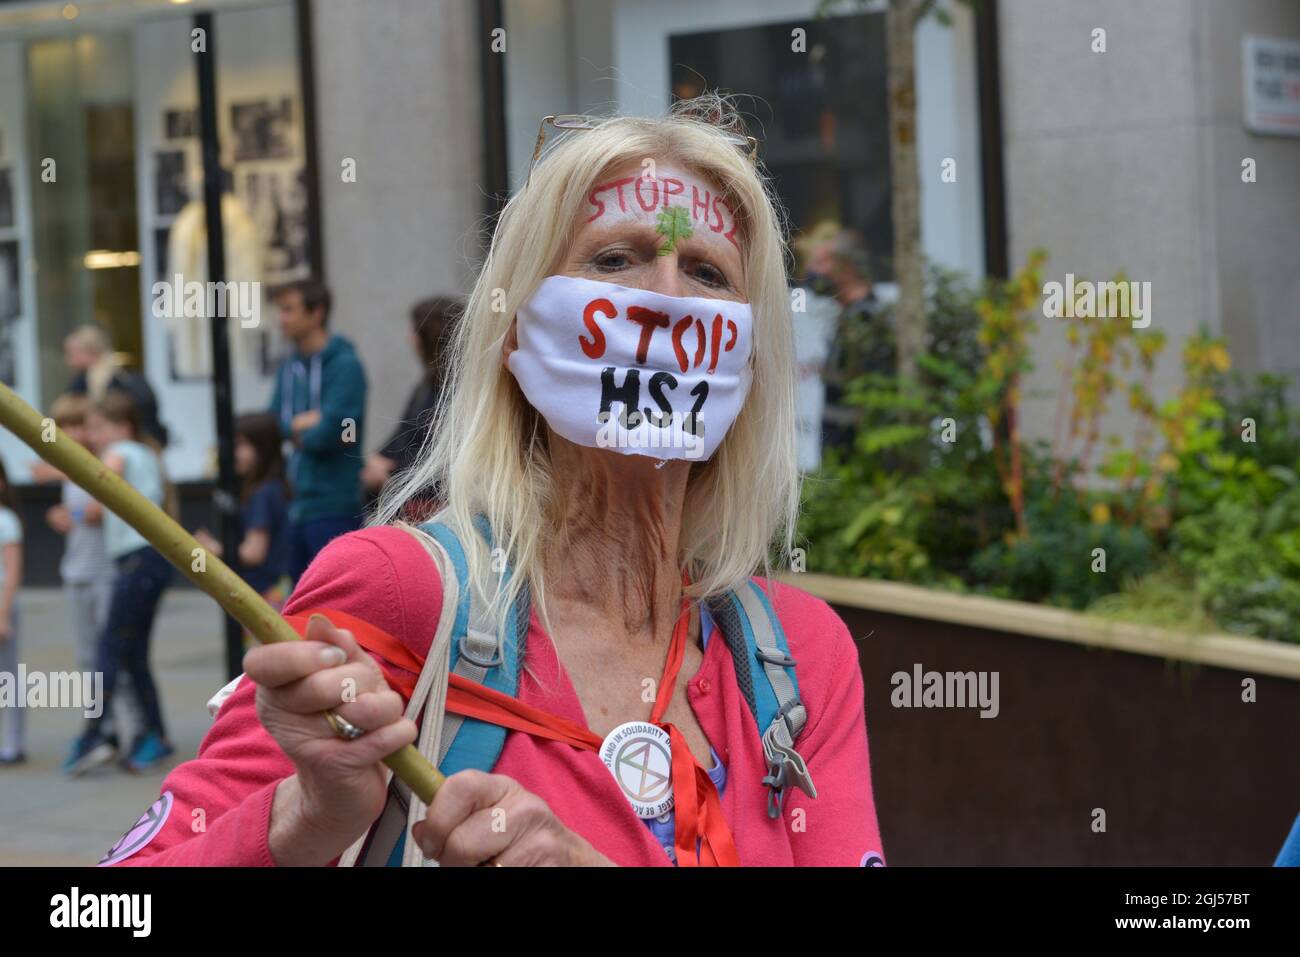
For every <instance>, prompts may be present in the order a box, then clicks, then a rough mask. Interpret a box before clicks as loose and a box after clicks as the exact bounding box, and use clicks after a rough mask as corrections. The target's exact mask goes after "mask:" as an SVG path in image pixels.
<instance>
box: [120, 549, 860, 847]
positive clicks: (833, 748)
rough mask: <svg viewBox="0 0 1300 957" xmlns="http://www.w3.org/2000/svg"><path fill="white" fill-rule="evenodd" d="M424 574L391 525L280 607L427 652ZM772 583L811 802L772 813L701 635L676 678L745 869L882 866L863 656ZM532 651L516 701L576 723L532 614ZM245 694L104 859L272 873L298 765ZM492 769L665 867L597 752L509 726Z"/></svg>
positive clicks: (741, 725) (422, 557) (560, 672)
mask: <svg viewBox="0 0 1300 957" xmlns="http://www.w3.org/2000/svg"><path fill="white" fill-rule="evenodd" d="M434 567H435V566H433V564H432V563H431V561H430V559H429V557H428V555H427V554H426V553H425V552H424V550H423V547H422V546H421V545H420V544H419V542H417V541H416V540H415V539H414V538H412V537H411V536H410V535H408V534H407V533H405V532H403V531H401V530H399V529H395V528H388V527H380V528H371V529H366V530H364V531H360V532H354V533H352V534H350V535H345V536H343V537H342V538H339V539H336V540H335V541H333V542H332V543H330V545H329V546H328V547H327V548H326V549H325V550H324V551H323V552H321V554H320V555H319V556H318V557H317V559H316V561H315V562H313V563H312V565H311V567H310V568H309V569H308V570H307V572H306V574H305V575H304V576H303V578H302V580H301V581H300V582H299V584H298V587H297V589H296V590H295V592H294V594H293V597H292V598H291V599H290V601H289V604H288V605H287V606H286V608H285V614H290V615H291V614H297V613H299V612H302V611H305V610H309V609H312V608H332V609H336V610H338V611H343V612H347V613H349V614H352V615H355V616H357V617H358V618H362V619H365V620H366V621H369V622H371V623H372V624H373V625H375V626H376V627H378V628H381V629H383V630H384V631H387V632H388V633H389V634H391V635H393V636H395V637H396V638H397V639H398V640H400V641H401V642H402V643H403V644H404V645H406V646H407V647H408V648H409V649H410V650H411V651H412V652H413V653H414V654H415V655H416V657H418V658H420V659H423V658H424V656H425V654H426V653H427V652H428V648H429V643H430V642H431V640H432V638H433V632H434V629H435V626H436V623H437V621H438V614H439V610H440V608H441V605H442V587H441V583H440V582H439V581H438V580H437V576H436V574H434V573H433V569H434ZM773 587H774V588H775V592H774V594H773V604H774V608H775V609H776V612H777V615H778V616H779V617H780V619H781V623H782V626H783V627H784V629H785V633H786V638H787V640H788V642H789V644H790V652H791V654H792V655H793V657H794V658H795V659H796V660H797V661H798V669H797V674H798V678H799V691H800V695H801V697H802V698H803V702H804V705H805V707H806V708H807V710H808V723H807V725H806V726H805V728H804V731H803V733H802V734H801V735H800V737H799V740H798V741H797V742H796V747H797V748H798V750H799V752H800V754H802V755H803V757H804V760H805V761H807V763H808V768H809V771H810V773H811V775H812V779H813V783H814V784H815V785H816V788H817V798H816V799H812V798H809V797H808V796H807V795H805V794H804V793H803V792H802V791H799V790H797V789H790V790H789V791H787V795H786V801H785V806H784V812H783V814H782V815H781V817H780V818H778V819H776V820H773V819H771V818H769V817H768V816H767V800H768V791H767V789H766V788H765V787H763V786H762V784H761V779H762V777H763V775H764V774H765V773H766V766H765V762H764V760H763V750H762V744H761V742H760V740H759V733H758V729H757V726H756V724H755V722H754V718H753V715H752V713H751V712H750V711H749V709H748V706H747V705H746V703H745V700H744V697H743V696H742V695H741V693H740V689H739V687H738V685H737V683H736V675H735V669H734V667H733V665H732V661H731V654H730V652H729V651H728V650H727V647H726V645H725V643H724V642H722V641H710V642H709V643H708V646H707V649H706V651H705V653H704V660H703V664H702V665H701V666H700V669H699V671H698V672H697V673H696V674H695V675H693V676H690V677H689V680H686V681H685V682H684V687H685V691H686V694H687V696H688V698H689V700H690V704H691V707H692V709H693V710H694V712H695V716H696V718H697V719H698V720H699V722H700V726H701V727H702V728H703V729H704V732H705V734H706V735H707V736H708V738H709V742H710V744H711V745H712V746H713V748H714V750H715V751H716V752H717V753H718V755H719V756H720V757H721V759H722V761H723V762H724V763H725V764H726V765H727V786H726V789H725V791H724V792H723V794H722V809H723V813H724V814H725V815H726V818H727V822H728V823H729V824H730V826H731V831H732V834H733V836H734V838H735V841H736V848H737V850H738V852H739V854H740V861H741V863H742V864H744V865H840V866H843V865H848V866H855V867H856V866H859V865H869V864H882V863H883V861H884V858H883V848H882V846H881V841H880V831H879V828H878V826H877V823H876V809H875V802H874V800H873V798H872V793H871V771H870V764H869V758H868V753H867V731H866V723H865V718H864V713H863V689H862V676H861V673H860V671H859V668H858V656H857V649H856V647H855V645H854V642H853V639H852V638H851V637H850V635H849V632H848V629H847V628H846V627H845V625H844V623H843V622H842V621H841V620H840V618H839V617H838V616H837V615H836V614H835V613H834V612H833V611H831V609H830V607H829V606H828V605H827V604H826V603H825V602H824V601H821V600H820V599H817V598H813V597H812V596H810V595H808V594H807V593H806V592H803V591H800V590H799V589H797V588H794V587H791V586H789V585H784V584H780V583H773ZM526 655H527V656H528V661H529V670H531V671H532V672H533V673H534V674H535V675H536V676H537V677H536V678H534V677H533V676H532V675H530V674H529V673H528V671H521V673H520V686H519V695H520V698H521V699H522V700H524V701H526V702H527V703H529V704H532V705H534V706H536V707H539V708H544V709H546V710H548V711H552V712H554V713H555V714H557V715H561V716H564V717H567V718H570V719H572V720H574V721H576V722H578V723H579V724H580V725H585V719H584V717H583V713H582V707H581V705H580V703H579V701H578V697H577V695H576V693H575V692H574V689H573V686H572V684H571V683H570V682H569V679H568V675H567V673H566V672H565V671H564V668H563V667H562V666H561V664H560V662H559V661H558V659H557V657H556V654H555V650H554V647H553V646H552V644H551V642H550V640H549V638H548V637H547V635H546V633H545V632H544V631H542V629H541V626H540V624H539V622H538V619H537V615H536V613H535V612H534V614H533V616H532V620H531V627H530V630H529V633H528V640H527V650H526ZM380 664H381V665H383V666H384V667H385V669H386V670H388V671H390V672H392V671H393V670H394V666H392V665H390V664H388V663H387V662H384V661H382V660H381V662H380ZM682 677H683V679H685V678H686V677H687V676H685V675H683V676H682ZM539 679H540V681H541V684H539ZM543 685H544V686H545V687H543ZM678 687H679V688H681V687H683V685H682V684H679V685H678ZM255 690H256V689H255V686H254V685H253V683H252V682H250V681H241V682H240V683H239V686H238V687H237V688H236V690H235V692H234V693H233V694H232V695H231V696H230V697H229V698H228V699H227V700H226V701H225V703H224V704H223V705H222V707H221V710H220V712H219V713H218V714H217V719H216V723H215V724H214V725H213V727H212V729H211V731H209V732H208V735H207V737H206V738H205V739H204V741H203V743H202V745H201V746H200V747H199V753H198V756H197V757H196V758H195V759H194V760H192V761H189V762H186V763H185V764H182V765H180V766H178V767H177V768H175V769H174V770H173V771H172V772H171V773H170V774H169V775H168V776H167V778H166V780H164V781H163V784H162V788H161V792H162V795H163V796H162V797H161V798H160V799H159V802H158V803H157V804H155V805H154V806H153V807H152V808H150V810H149V811H148V812H146V814H145V816H144V817H142V818H141V820H140V821H139V822H138V823H137V824H136V825H135V826H134V827H133V829H132V831H131V832H128V836H127V838H125V839H124V841H123V842H120V845H119V846H118V847H117V848H115V851H116V853H115V854H114V855H110V857H108V858H107V859H106V863H114V864H116V863H123V864H126V865H147V864H156V865H209V866H212V865H219V866H273V865H274V863H275V862H274V861H273V860H272V858H271V852H270V849H269V847H268V845H267V834H268V830H269V822H270V816H271V799H272V797H273V795H274V792H275V788H276V785H277V784H278V782H279V781H281V780H282V779H284V778H285V777H287V776H289V775H291V774H293V773H294V768H293V765H292V763H291V762H290V761H289V759H288V758H287V757H286V756H285V755H284V753H283V752H281V751H280V749H279V747H278V746H277V745H276V743H275V741H274V739H273V738H272V737H271V736H270V735H269V734H268V733H267V732H266V731H265V730H264V729H263V728H262V726H261V724H260V723H259V722H258V720H257V715H256V713H255V708H254V695H255ZM493 770H494V772H495V773H497V774H506V775H509V776H511V777H513V778H515V779H516V780H518V781H519V783H520V784H522V785H523V786H524V787H525V788H527V789H528V790H530V791H532V792H534V793H536V794H538V795H539V796H541V797H542V798H543V799H545V800H546V802H547V803H548V804H549V805H550V807H551V809H552V811H554V812H555V814H556V815H557V816H558V817H559V818H560V820H562V821H563V822H564V823H565V825H567V826H568V827H569V828H571V829H572V830H574V831H576V832H577V833H579V834H581V835H582V836H583V837H585V838H586V839H587V840H588V841H589V842H590V843H591V844H592V845H593V846H594V847H595V848H596V850H598V851H600V853H602V854H604V855H605V856H606V857H608V858H610V859H611V860H613V861H614V862H615V863H616V864H620V865H631V866H649V865H669V864H670V861H669V859H668V857H667V855H666V854H665V852H664V849H663V847H662V846H661V845H660V844H659V842H658V841H657V840H656V839H655V837H654V836H653V835H652V834H651V832H650V830H649V829H648V828H646V827H645V825H644V824H643V823H642V822H641V820H640V819H638V818H637V817H636V816H635V815H634V814H633V812H632V809H631V807H630V806H629V805H628V803H627V800H626V799H625V798H624V797H623V795H622V793H621V792H620V790H619V788H618V785H617V783H616V782H615V781H614V779H613V777H612V776H611V775H610V773H609V771H608V770H606V768H605V766H604V765H603V764H602V763H601V761H600V758H599V757H598V756H597V755H596V754H594V753H592V752H589V751H580V750H577V749H574V748H571V747H569V746H568V745H565V744H561V743H559V742H557V741H549V740H540V739H536V738H533V737H530V736H528V735H526V734H522V733H519V732H515V731H511V732H509V734H508V735H507V738H506V744H505V748H504V749H503V751H502V753H501V757H500V759H499V760H498V762H497V765H496V767H495V768H494V769H493ZM169 795H170V797H169ZM200 809H201V810H200ZM200 820H202V825H201V826H200V825H199V823H198V822H199V821H200Z"/></svg>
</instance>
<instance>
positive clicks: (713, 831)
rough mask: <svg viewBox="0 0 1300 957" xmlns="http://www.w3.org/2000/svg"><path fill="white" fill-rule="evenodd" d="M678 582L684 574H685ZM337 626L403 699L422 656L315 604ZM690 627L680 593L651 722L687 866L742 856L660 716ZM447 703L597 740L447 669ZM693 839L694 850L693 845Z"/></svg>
mask: <svg viewBox="0 0 1300 957" xmlns="http://www.w3.org/2000/svg"><path fill="white" fill-rule="evenodd" d="M683 583H685V579H684V578H683ZM317 612H318V613H320V614H324V615H325V616H326V617H327V618H329V619H330V620H331V621H333V622H334V623H335V624H336V625H338V626H341V627H344V628H347V629H348V630H349V631H351V632H352V634H353V636H354V637H355V638H356V639H357V642H358V644H360V645H361V646H362V647H363V648H365V649H366V650H367V651H370V652H372V653H373V654H376V655H378V656H379V657H380V658H383V659H384V660H386V661H388V662H389V663H390V664H392V665H394V666H396V667H398V668H402V669H404V670H405V672H406V674H393V673H392V672H391V671H390V672H389V673H388V679H389V681H390V682H391V683H393V684H394V685H396V686H397V688H398V690H400V691H401V692H402V693H403V695H404V697H406V698H407V699H408V700H409V699H410V697H411V694H412V693H413V692H414V690H415V682H416V677H417V676H418V674H419V672H420V669H421V668H422V667H423V662H421V661H420V660H419V659H418V658H416V657H415V655H414V654H412V652H411V651H410V649H408V648H407V647H406V646H405V645H403V644H402V643H401V642H400V641H398V640H397V639H396V638H394V637H393V636H392V635H389V634H387V633H386V632H384V631H381V630H380V629H378V628H375V627H374V626H373V625H370V624H368V623H366V622H364V621H361V620H360V619H359V618H355V617H353V616H352V615H348V614H346V613H343V612H336V611H333V610H331V609H318V610H317ZM311 614H312V612H304V613H302V614H299V615H293V616H288V617H286V619H285V620H286V621H288V622H289V623H290V624H291V625H293V626H294V630H295V631H298V632H299V633H300V634H302V633H305V631H306V627H307V620H308V617H309V616H310V615H311ZM689 627H690V602H689V601H688V600H687V599H686V598H685V597H683V598H682V611H681V614H680V615H679V616H678V619H677V624H676V626H675V627H674V628H673V639H672V643H671V644H670V645H669V646H668V658H667V660H666V661H665V662H664V671H663V677H662V678H661V679H660V681H659V692H658V694H657V695H656V696H655V703H654V708H653V709H652V710H651V713H650V723H651V724H655V725H658V726H659V727H661V728H663V729H664V730H665V731H666V732H668V739H669V742H670V744H671V751H672V777H673V809H674V812H675V814H676V825H675V827H674V832H675V837H674V843H675V845H676V850H677V863H678V864H680V865H682V866H684V867H697V866H706V867H738V866H739V865H740V858H739V856H738V854H737V853H736V844H735V841H734V840H733V839H732V836H731V829H730V828H729V827H728V826H727V821H726V818H725V817H723V814H722V802H721V800H720V799H719V797H718V789H717V787H715V786H714V784H713V779H712V778H710V777H709V773H708V771H706V770H705V769H704V768H703V767H701V766H700V763H699V762H698V761H696V760H695V756H694V755H693V754H691V750H690V748H689V747H687V745H686V739H685V738H684V737H683V736H682V733H681V732H680V731H679V730H678V729H677V727H676V725H673V724H670V723H665V722H664V720H663V716H664V713H665V712H666V711H667V710H668V702H669V701H670V700H671V699H672V696H673V688H674V686H675V685H676V684H677V674H678V672H679V671H681V667H682V661H683V660H684V659H685V657H686V632H687V630H688V629H689ZM446 707H447V710H448V711H449V712H452V713H453V714H459V715H464V716H465V717H467V718H476V719H478V720H480V721H486V722H488V723H489V724H495V725H499V726H501V727H503V728H510V729H512V730H515V731H522V732H524V733H525V734H531V735H533V736H535V737H539V738H549V739H550V740H553V741H560V742H562V743H564V744H568V745H570V746H572V747H575V748H581V749H583V750H586V751H593V752H598V751H599V750H600V747H601V743H602V742H601V739H600V738H599V737H597V736H596V734H595V733H594V732H592V731H591V729H590V728H586V727H584V726H583V725H580V724H578V723H577V722H574V721H570V720H569V719H568V718H562V717H560V716H558V715H554V714H551V713H550V712H548V711H543V710H541V709H540V708H534V707H532V706H531V705H527V704H524V703H523V702H522V701H520V700H518V699H517V698H512V697H510V696H509V695H506V694H502V693H501V692H499V691H494V690H493V689H491V688H488V687H486V686H485V685H481V684H479V683H478V682H475V681H470V680H469V679H467V678H463V677H461V676H460V675H457V674H452V675H450V676H449V681H448V686H447V706H446ZM697 844H698V846H699V850H698V851H697V850H696V847H697Z"/></svg>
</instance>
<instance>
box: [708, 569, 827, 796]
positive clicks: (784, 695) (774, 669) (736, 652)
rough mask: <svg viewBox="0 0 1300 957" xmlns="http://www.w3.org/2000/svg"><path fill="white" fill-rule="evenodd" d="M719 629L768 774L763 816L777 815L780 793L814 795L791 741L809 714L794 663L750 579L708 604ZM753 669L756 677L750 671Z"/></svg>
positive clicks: (777, 621)
mask: <svg viewBox="0 0 1300 957" xmlns="http://www.w3.org/2000/svg"><path fill="white" fill-rule="evenodd" d="M709 611H710V612H711V613H712V614H713V617H714V620H715V621H716V622H717V624H718V627H719V629H720V630H721V631H722V634H723V637H724V640H725V641H726V644H727V648H728V650H730V651H731V657H732V662H733V664H734V665H735V669H736V681H737V684H739V685H740V690H741V694H742V695H744V698H745V701H746V703H747V704H748V705H749V710H750V711H751V712H752V713H753V715H754V720H755V722H756V723H757V724H758V732H759V736H760V738H761V739H762V742H763V756H764V758H766V760H767V767H768V773H767V775H766V776H764V778H763V786H764V787H766V788H768V792H769V793H768V801H767V814H768V817H772V818H775V817H778V816H779V815H780V813H781V805H782V803H783V801H784V800H785V789H786V787H788V786H789V785H794V786H795V787H798V788H800V789H801V790H803V791H804V793H806V794H807V795H808V796H809V797H814V798H815V797H816V796H817V789H816V787H815V786H814V785H813V781H812V776H811V775H810V774H809V773H808V765H807V763H806V762H805V761H804V759H803V758H802V757H801V756H800V754H799V752H798V751H797V750H795V747H794V742H795V740H796V739H797V738H798V737H799V734H800V732H801V731H803V728H804V726H805V725H806V724H807V723H808V711H807V709H806V708H804V706H803V701H802V700H801V699H800V697H799V683H798V679H797V678H796V676H795V660H794V659H793V658H791V657H790V646H789V644H787V642H786V638H785V631H784V629H782V627H781V621H780V619H779V618H777V616H776V612H775V611H774V610H773V609H772V605H771V602H770V601H768V597H767V595H765V594H764V593H763V591H762V589H761V588H760V587H759V585H758V584H757V583H756V582H754V581H752V580H750V581H748V582H746V583H745V584H744V585H742V586H741V587H740V588H737V589H734V590H732V591H729V592H727V593H726V594H724V595H722V596H720V597H719V598H717V599H715V600H714V601H713V602H710V604H709ZM756 670H757V673H758V674H757V678H756V676H755V671H756Z"/></svg>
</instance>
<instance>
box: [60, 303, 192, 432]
mask: <svg viewBox="0 0 1300 957" xmlns="http://www.w3.org/2000/svg"><path fill="white" fill-rule="evenodd" d="M63 362H64V364H65V365H66V366H67V367H68V369H69V370H71V371H72V373H73V376H72V380H71V381H70V382H69V383H68V389H67V391H68V392H70V393H72V394H73V395H84V396H87V397H88V398H89V399H90V400H91V401H92V402H98V401H99V400H100V399H102V398H103V397H104V396H105V395H107V394H108V393H109V392H124V393H126V394H127V395H128V396H130V397H131V401H132V402H134V403H135V407H136V409H137V410H138V416H139V420H140V427H141V429H142V430H143V431H144V434H146V435H148V436H149V437H151V438H152V439H153V440H154V441H155V442H157V444H158V447H159V448H166V447H167V441H168V436H167V427H166V426H164V425H163V424H162V422H161V421H160V420H159V418H158V398H157V396H155V395H154V391H153V388H152V387H151V386H150V385H149V382H148V380H147V379H145V377H144V376H142V375H140V374H138V373H135V372H132V371H130V370H129V369H127V368H125V367H124V366H122V364H121V362H120V361H119V359H118V357H117V355H116V354H115V353H114V352H113V343H112V340H110V339H109V336H108V333H107V332H106V331H105V330H104V327H103V326H100V325H98V324H97V323H93V322H89V323H86V324H85V325H81V326H78V327H77V328H76V329H73V330H72V332H70V333H68V336H67V338H65V339H64V340H63Z"/></svg>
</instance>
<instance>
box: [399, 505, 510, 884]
mask: <svg viewBox="0 0 1300 957" xmlns="http://www.w3.org/2000/svg"><path fill="white" fill-rule="evenodd" d="M474 525H475V527H476V528H477V529H478V531H479V534H481V535H482V536H483V538H484V540H485V541H486V542H487V543H488V547H489V548H492V547H494V544H495V543H494V538H493V535H492V529H491V526H490V525H489V524H488V521H487V518H486V516H483V515H479V516H476V518H475V520H474ZM420 530H421V531H423V532H425V533H427V534H428V535H430V536H432V537H433V538H434V539H435V540H436V541H437V542H438V544H440V545H441V546H442V547H443V548H444V549H445V550H446V552H447V555H448V557H450V558H451V568H452V573H453V574H454V575H455V576H456V584H457V586H458V587H457V589H456V594H457V606H456V617H455V619H454V621H453V623H452V633H451V649H450V652H449V654H450V662H449V667H450V668H451V670H452V672H453V673H455V674H458V675H461V676H462V677H465V678H468V679H470V680H472V681H477V682H479V683H480V684H483V685H486V686H487V687H489V688H492V689H494V690H496V691H500V692H501V693H502V694H507V695H510V696H511V697H514V696H515V694H516V693H517V692H518V688H519V662H520V660H521V658H522V656H523V653H524V644H525V640H526V638H527V635H528V625H529V619H530V616H531V614H532V612H531V600H530V598H529V593H528V588H527V586H525V587H524V588H523V589H522V590H521V591H520V595H519V598H518V600H516V602H515V604H514V605H513V606H512V607H511V609H510V611H509V613H508V614H507V616H506V621H505V623H504V626H503V627H502V629H501V632H502V636H501V640H500V642H498V640H497V629H496V628H495V627H493V625H492V623H491V622H490V621H489V620H488V618H487V610H486V609H485V608H484V607H483V604H482V601H481V600H480V599H479V598H477V597H476V596H474V595H472V594H471V593H472V591H473V589H471V588H470V584H469V582H470V578H469V562H468V560H467V559H466V557H465V549H464V548H463V547H462V545H461V541H460V538H459V537H458V536H457V535H456V533H455V531H454V530H452V528H451V527H450V526H448V525H445V524H443V523H442V522H437V521H429V522H425V523H424V524H423V525H421V526H420ZM510 574H511V569H510V567H509V565H507V566H506V567H505V572H504V575H505V580H506V581H508V580H509V577H510ZM446 593H447V590H446V589H444V590H443V594H446ZM506 734H507V729H506V728H503V727H500V726H499V725H495V724H489V723H488V722H486V721H480V720H478V719H477V718H466V717H465V716H463V715H458V714H451V713H448V714H447V715H446V717H445V718H444V721H443V729H442V744H441V747H440V749H439V755H438V762H437V764H438V770H439V771H441V772H442V773H443V774H444V775H452V774H455V773H456V772H457V771H464V770H466V769H469V768H474V769H476V770H480V771H491V770H492V769H493V768H494V767H495V766H496V763H497V759H498V758H500V756H501V749H502V748H504V747H505V742H506ZM405 822H406V817H405V809H403V810H402V816H401V818H400V826H401V831H400V832H399V833H398V835H397V836H396V839H395V843H394V844H393V848H392V852H391V853H390V854H389V857H388V865H387V866H389V867H401V866H402V858H403V855H404V852H405V848H406V829H405Z"/></svg>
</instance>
